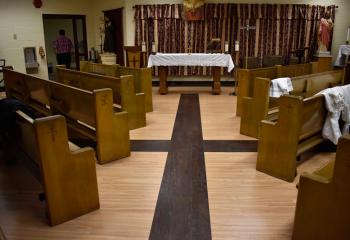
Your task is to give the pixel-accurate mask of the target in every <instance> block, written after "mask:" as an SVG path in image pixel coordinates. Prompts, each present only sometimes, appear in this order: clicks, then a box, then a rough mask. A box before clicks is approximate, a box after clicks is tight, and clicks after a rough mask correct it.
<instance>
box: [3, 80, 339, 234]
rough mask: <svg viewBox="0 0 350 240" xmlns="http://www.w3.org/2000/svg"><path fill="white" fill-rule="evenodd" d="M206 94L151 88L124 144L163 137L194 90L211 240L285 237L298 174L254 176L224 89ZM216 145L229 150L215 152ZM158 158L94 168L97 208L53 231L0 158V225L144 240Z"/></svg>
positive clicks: (250, 152) (314, 161) (318, 163)
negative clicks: (150, 107) (141, 120)
mask: <svg viewBox="0 0 350 240" xmlns="http://www.w3.org/2000/svg"><path fill="white" fill-rule="evenodd" d="M210 90H211V89H210V88H208V87H196V88H190V87H186V88H183V87H174V88H172V91H171V93H169V94H168V95H165V96H160V95H158V94H157V88H156V87H155V88H153V93H154V95H153V96H154V98H153V100H154V111H153V112H152V113H147V126H146V127H144V128H140V129H136V130H132V131H131V132H130V136H131V137H130V138H131V140H170V139H171V135H172V131H173V126H174V122H175V116H176V113H177V107H178V104H179V99H180V93H193V92H196V93H199V100H200V109H201V122H202V132H203V139H204V141H203V142H204V145H205V146H204V147H205V149H206V147H208V146H206V143H207V142H208V141H213V140H215V141H217V142H216V144H214V145H213V146H209V148H207V150H205V164H206V166H205V167H206V168H205V169H206V181H207V186H208V197H209V210H210V223H211V235H212V239H214V240H217V239H219V240H221V239H230V240H231V239H259V240H260V239H279V240H283V239H290V237H291V234H292V229H293V220H294V211H295V204H296V197H297V189H296V187H295V185H296V183H297V182H298V177H297V178H296V179H295V180H294V182H293V183H287V182H285V181H282V180H279V179H276V178H273V177H270V176H268V175H266V174H263V173H260V172H257V171H256V169H255V166H256V165H255V164H256V158H257V153H256V149H255V148H256V143H255V142H256V140H254V139H252V138H249V137H246V136H243V135H240V134H239V120H240V119H239V117H236V113H235V106H236V97H234V96H229V95H228V93H229V92H231V91H232V88H228V87H223V88H222V90H223V93H222V94H221V95H220V96H213V95H211V91H210ZM242 141H243V143H242ZM223 143H225V144H226V143H228V145H229V146H228V148H227V149H228V150H230V151H232V152H227V151H226V150H227V149H221V148H220V146H221V145H222V144H223ZM248 143H249V144H248ZM248 145H249V146H250V147H247V146H248ZM208 149H211V150H208ZM220 151H226V152H220ZM334 156H335V154H334V153H320V154H316V155H311V154H310V156H305V158H308V157H310V158H311V159H310V160H308V161H305V162H303V163H302V164H301V166H299V168H298V173H301V172H303V171H308V172H312V171H314V170H316V169H318V168H320V167H322V166H323V165H325V164H326V163H327V162H328V161H329V160H331V159H333V158H334ZM1 158H3V155H1ZM166 159H167V151H166V149H164V151H159V152H152V151H139V152H132V153H131V156H130V157H128V158H124V159H121V160H118V161H114V162H110V163H108V164H106V165H97V166H96V167H97V179H98V187H99V195H100V204H101V209H100V210H98V211H94V212H92V213H89V214H87V215H84V216H82V217H79V218H77V219H75V220H72V221H69V222H67V223H64V224H62V225H59V226H56V227H53V228H52V227H49V226H48V225H47V223H46V220H45V213H44V211H43V209H44V208H43V204H42V203H40V202H39V201H38V200H37V194H38V193H39V192H41V189H40V185H39V184H38V183H37V182H36V180H35V179H34V178H33V177H32V175H31V174H30V173H29V172H28V170H27V169H25V168H24V167H23V165H22V164H17V165H15V166H13V165H10V166H8V165H4V161H3V159H1V161H0V164H1V165H0V214H1V215H0V216H1V217H0V226H1V228H2V229H3V231H4V233H5V235H6V236H7V238H8V239H26V240H29V239H33V240H37V239H43V240H45V239H57V240H58V239H84V240H86V239H87V240H92V239H107V240H108V239H148V237H149V234H150V231H151V226H152V220H153V217H154V212H155V207H156V204H157V198H158V193H159V189H160V184H161V181H162V176H163V171H164V167H165V163H166Z"/></svg>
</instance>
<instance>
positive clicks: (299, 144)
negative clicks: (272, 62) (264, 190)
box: [256, 95, 327, 182]
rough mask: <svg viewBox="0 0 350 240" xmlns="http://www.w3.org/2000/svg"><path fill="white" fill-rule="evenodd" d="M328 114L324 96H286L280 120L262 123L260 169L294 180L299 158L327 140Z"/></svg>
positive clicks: (258, 167) (282, 100) (257, 166)
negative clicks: (324, 136) (324, 133)
mask: <svg viewBox="0 0 350 240" xmlns="http://www.w3.org/2000/svg"><path fill="white" fill-rule="evenodd" d="M326 115H327V110H326V108H325V103H324V97H323V95H318V96H313V97H310V98H305V99H303V98H302V97H300V96H292V95H284V96H282V97H281V98H280V99H279V113H278V120H277V122H272V121H267V120H263V121H261V122H260V132H259V146H258V160H257V164H256V169H257V170H258V171H261V172H264V173H266V174H268V175H271V176H274V177H276V178H280V179H282V180H285V181H288V182H292V181H293V180H294V177H295V176H296V160H297V157H298V156H300V155H301V154H303V153H304V152H306V151H308V150H310V149H311V148H313V147H315V146H316V145H318V144H320V143H321V142H323V141H324V139H323V138H322V128H323V124H324V121H325V119H326Z"/></svg>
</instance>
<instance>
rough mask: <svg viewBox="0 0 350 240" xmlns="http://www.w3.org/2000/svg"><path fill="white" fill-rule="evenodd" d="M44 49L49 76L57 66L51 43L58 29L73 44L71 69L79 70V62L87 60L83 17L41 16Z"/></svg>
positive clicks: (56, 35)
mask: <svg viewBox="0 0 350 240" xmlns="http://www.w3.org/2000/svg"><path fill="white" fill-rule="evenodd" d="M43 23H44V36H45V47H46V56H47V66H48V68H49V69H48V70H49V76H50V75H52V74H53V72H54V69H55V66H56V65H57V60H56V54H55V52H54V49H53V43H54V41H55V40H56V39H57V37H58V36H59V34H58V32H59V30H60V29H63V30H65V32H66V37H68V38H70V40H71V41H72V43H73V49H72V58H71V68H73V69H77V70H78V69H79V62H80V60H87V59H88V49H87V37H86V19H85V16H84V15H62V14H43Z"/></svg>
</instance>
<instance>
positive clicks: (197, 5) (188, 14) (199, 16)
mask: <svg viewBox="0 0 350 240" xmlns="http://www.w3.org/2000/svg"><path fill="white" fill-rule="evenodd" d="M184 17H185V19H186V20H187V21H200V20H204V0H184Z"/></svg>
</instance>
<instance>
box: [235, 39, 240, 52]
mask: <svg viewBox="0 0 350 240" xmlns="http://www.w3.org/2000/svg"><path fill="white" fill-rule="evenodd" d="M235 52H239V41H235Z"/></svg>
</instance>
